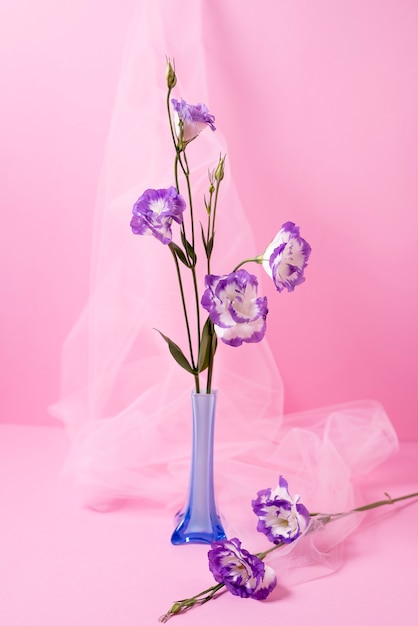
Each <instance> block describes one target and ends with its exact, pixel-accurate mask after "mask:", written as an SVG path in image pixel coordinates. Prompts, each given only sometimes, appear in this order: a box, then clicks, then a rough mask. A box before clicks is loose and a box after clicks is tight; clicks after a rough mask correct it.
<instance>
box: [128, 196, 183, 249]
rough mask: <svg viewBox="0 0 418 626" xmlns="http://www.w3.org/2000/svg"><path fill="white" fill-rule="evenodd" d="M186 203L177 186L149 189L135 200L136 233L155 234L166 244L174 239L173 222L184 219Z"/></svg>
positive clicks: (132, 222) (132, 220) (133, 224)
mask: <svg viewBox="0 0 418 626" xmlns="http://www.w3.org/2000/svg"><path fill="white" fill-rule="evenodd" d="M185 208H186V203H185V201H184V199H183V197H182V196H181V195H180V194H179V193H177V190H176V188H175V187H168V189H147V190H146V191H144V193H143V194H142V196H140V198H138V200H137V201H136V202H135V204H134V206H133V209H132V214H133V217H132V219H131V228H132V231H133V233H134V234H135V235H154V237H156V238H157V239H158V240H159V241H161V242H162V243H164V244H169V243H170V242H171V239H172V233H171V223H172V221H173V220H174V221H175V222H177V223H178V224H181V222H182V221H183V215H182V213H183V211H184V210H185Z"/></svg>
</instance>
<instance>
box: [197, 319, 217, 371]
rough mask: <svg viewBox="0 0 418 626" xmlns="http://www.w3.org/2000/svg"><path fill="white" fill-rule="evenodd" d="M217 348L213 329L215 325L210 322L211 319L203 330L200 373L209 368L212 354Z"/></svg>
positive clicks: (199, 363)
mask: <svg viewBox="0 0 418 626" xmlns="http://www.w3.org/2000/svg"><path fill="white" fill-rule="evenodd" d="M216 346H217V337H216V333H215V331H214V328H213V323H212V322H211V320H210V317H208V319H207V320H206V322H205V325H204V326H203V330H202V338H201V340H200V350H199V361H198V368H199V372H203V371H204V370H205V369H207V367H208V366H209V360H210V356H211V354H212V355H214V354H215V351H216Z"/></svg>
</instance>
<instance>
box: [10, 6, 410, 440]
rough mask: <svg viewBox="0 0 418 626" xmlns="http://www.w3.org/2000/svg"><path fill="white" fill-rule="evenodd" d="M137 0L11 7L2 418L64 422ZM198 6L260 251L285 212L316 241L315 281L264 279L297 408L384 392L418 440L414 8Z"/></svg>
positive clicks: (272, 333) (401, 424) (237, 179)
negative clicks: (69, 350) (64, 359)
mask: <svg viewBox="0 0 418 626" xmlns="http://www.w3.org/2000/svg"><path fill="white" fill-rule="evenodd" d="M135 4H136V3H134V2H133V1H130V2H128V3H124V4H123V6H119V5H118V6H117V7H116V6H115V7H113V8H112V7H111V6H110V5H106V6H103V4H102V3H98V2H96V1H95V0H88V1H87V2H77V1H76V2H72V3H71V6H70V5H69V4H68V3H64V5H60V6H56V5H55V4H54V5H53V4H52V3H50V2H48V1H47V0H41V1H40V2H37V3H36V4H34V3H31V2H28V0H24V1H23V2H20V3H19V4H17V5H16V4H15V5H13V6H12V5H10V3H9V4H8V5H7V6H6V5H4V6H3V7H2V20H0V24H1V26H0V28H1V30H2V32H1V37H0V42H1V43H0V46H1V51H2V55H1V57H2V61H1V63H2V94H3V95H2V105H1V106H2V113H3V114H2V116H1V117H0V124H1V134H2V142H1V146H0V161H1V164H0V167H1V171H2V172H3V180H2V198H3V207H4V209H3V228H2V229H1V234H0V236H1V247H0V254H1V256H2V261H1V263H0V267H1V268H2V269H1V270H0V271H1V272H2V274H1V276H2V298H3V302H4V303H6V305H5V306H3V307H1V312H0V316H1V319H0V328H1V329H2V330H1V345H2V350H3V354H4V358H3V360H2V365H1V367H2V371H1V372H0V377H1V380H2V381H3V389H2V405H3V408H2V411H1V414H0V415H1V416H0V419H2V420H4V421H14V422H28V423H30V422H37V423H42V422H43V423H45V422H48V418H47V417H46V415H45V411H44V408H45V406H46V405H47V404H49V403H50V402H51V401H53V400H55V399H56V398H57V396H58V365H59V353H60V348H61V345H62V342H63V339H64V337H65V336H66V334H67V333H68V331H69V329H70V328H71V326H72V324H73V322H74V320H75V319H76V317H77V315H78V313H79V311H80V310H81V308H82V306H83V304H84V302H85V300H86V296H87V290H88V266H89V255H90V242H91V233H92V219H93V205H94V196H95V189H96V188H97V181H98V176H99V170H100V166H101V162H102V156H103V148H104V144H105V138H106V132H107V127H108V124H109V120H110V114H111V109H112V99H113V94H114V93H115V91H116V84H117V78H118V72H119V64H120V59H121V56H122V50H123V46H124V41H125V35H126V32H127V30H128V26H129V24H130V22H131V19H132V14H133V9H134V6H135ZM201 5H202V7H203V18H204V19H203V30H202V34H201V37H200V42H201V43H202V47H203V48H202V49H203V51H204V53H205V57H206V64H207V71H208V79H209V81H208V88H209V102H208V104H210V107H211V110H213V112H214V113H215V115H216V117H217V123H218V126H219V127H220V128H222V131H223V133H224V135H225V136H226V139H227V141H228V155H229V163H230V166H231V170H232V175H233V180H234V183H235V186H236V189H237V190H238V193H239V195H240V198H241V200H242V202H243V204H244V206H245V210H246V212H247V215H248V217H249V219H250V222H251V224H252V227H253V231H254V237H255V240H256V244H257V248H258V247H260V246H262V245H264V241H265V240H266V238H269V237H270V233H271V223H272V221H274V223H276V221H279V222H280V223H281V222H282V221H283V220H284V219H293V220H294V221H296V222H298V223H300V224H302V225H303V229H304V233H305V234H306V237H307V238H309V241H310V242H311V243H312V246H313V248H314V253H313V255H312V258H311V263H310V268H309V270H310V271H309V278H308V281H307V283H306V285H305V286H304V287H303V290H300V291H298V293H295V294H293V296H292V297H289V298H281V299H280V301H278V300H277V298H276V295H275V294H274V293H273V291H272V288H271V286H270V285H269V284H268V282H267V281H265V282H264V289H265V292H266V293H267V295H268V296H269V299H270V315H269V341H270V343H271V348H272V352H273V355H274V358H275V360H276V362H277V364H278V366H279V369H280V372H281V374H282V376H283V379H284V383H285V392H286V393H285V408H286V410H287V411H294V410H300V409H306V408H311V407H316V406H321V405H328V404H333V403H336V402H345V401H350V400H355V399H361V398H369V397H370V398H375V399H376V400H378V401H381V402H382V403H383V405H384V406H385V408H386V409H387V411H388V413H389V415H390V417H391V419H392V421H393V422H394V424H395V427H396V429H397V431H398V433H399V434H400V436H401V437H403V438H417V437H418V430H417V429H418V423H417V421H416V419H415V416H416V411H417V408H418V398H417V393H416V386H415V382H414V381H415V380H416V378H417V373H418V372H417V359H416V353H417V347H418V346H417V333H416V319H417V313H418V311H417V287H416V285H417V283H416V280H415V279H414V278H413V277H414V276H415V273H416V267H417V236H416V232H417V214H416V211H415V207H416V201H417V196H418V192H417V184H416V176H415V170H416V162H417V152H416V151H417V148H416V146H417V145H418V142H417V139H418V138H417V124H416V115H415V111H416V110H417V104H418V103H417V93H418V92H417V88H416V65H417V52H418V50H417V46H418V43H417V40H416V37H415V24H416V23H417V19H418V15H417V11H418V9H417V5H416V3H414V2H412V1H405V2H403V3H401V4H396V3H393V2H377V1H376V0H365V1H364V2H362V3H361V4H358V3H354V4H353V3H352V2H349V0H339V1H336V2H330V1H329V0H327V1H326V0H319V1H318V2H315V3H311V2H309V1H300V2H292V3H290V2H273V1H272V2H266V3H265V4H264V5H263V11H260V5H259V3H257V2H255V1H245V2H244V3H241V5H240V10H239V11H237V8H236V3H235V2H234V1H232V0H228V1H224V0H223V1H222V2H221V1H220V0H216V1H211V2H202V3H201ZM176 20H178V21H179V22H180V26H179V24H178V23H176V21H175V20H174V21H173V22H172V28H173V33H176V34H177V33H178V32H186V31H187V29H189V31H190V30H191V29H192V28H193V27H194V26H195V25H194V24H190V23H188V16H187V14H185V12H184V11H182V10H179V11H178V12H177V17H176ZM153 28H156V26H155V25H153ZM175 39H176V40H177V44H175V43H173V49H170V50H166V49H164V50H156V51H155V52H156V54H158V55H159V56H160V57H161V60H162V66H163V60H164V55H165V54H170V55H174V56H176V57H177V58H178V62H179V65H178V69H179V70H181V74H182V76H183V77H184V79H185V81H187V76H188V74H189V73H191V72H192V69H193V66H194V59H192V58H190V57H188V58H185V57H184V56H183V57H182V51H181V40H180V39H179V38H178V37H176V38H174V37H173V41H174V40H175ZM176 45H177V46H178V48H176ZM174 48H176V49H174ZM138 76H141V67H139V68H138ZM138 114H139V111H138ZM244 145H245V146H246V147H247V153H245V151H244V150H243V146H244ZM254 173H256V174H254ZM272 190H274V191H273V200H272ZM255 215H256V216H257V222H256V221H255V219H254V216H255ZM308 233H309V237H308ZM411 276H412V278H411ZM283 329H287V332H283ZM289 329H290V330H289ZM301 354H303V358H301V356H300V355H301ZM22 389H23V390H24V393H22ZM34 416H38V417H34Z"/></svg>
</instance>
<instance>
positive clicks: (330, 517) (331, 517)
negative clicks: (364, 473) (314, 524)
mask: <svg viewBox="0 0 418 626" xmlns="http://www.w3.org/2000/svg"><path fill="white" fill-rule="evenodd" d="M385 495H387V500H378V501H377V502H372V503H371V504H364V505H363V506H358V507H356V508H355V509H351V510H350V511H344V512H342V513H310V516H311V517H318V518H319V519H321V521H323V522H324V523H325V524H329V522H333V521H335V520H336V519H340V518H341V517H346V516H347V515H351V514H352V513H361V512H362V511H370V510H371V509H377V508H378V507H380V506H386V505H388V504H395V502H401V501H402V500H409V499H410V498H418V492H416V493H410V494H408V495H407V496H400V497H399V498H391V497H390V496H389V495H388V494H385Z"/></svg>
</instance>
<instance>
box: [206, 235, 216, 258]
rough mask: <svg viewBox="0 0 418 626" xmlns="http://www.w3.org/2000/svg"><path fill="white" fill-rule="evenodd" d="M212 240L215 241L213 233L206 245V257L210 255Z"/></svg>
mask: <svg viewBox="0 0 418 626" xmlns="http://www.w3.org/2000/svg"><path fill="white" fill-rule="evenodd" d="M214 240H215V233H213V235H212V237H210V238H209V241H208V243H207V248H206V252H207V254H208V256H210V255H211V254H212V250H213V243H214Z"/></svg>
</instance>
